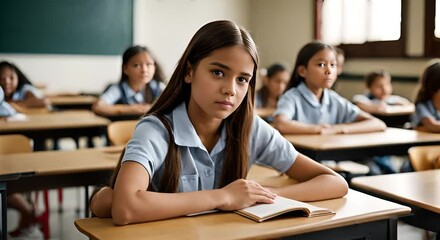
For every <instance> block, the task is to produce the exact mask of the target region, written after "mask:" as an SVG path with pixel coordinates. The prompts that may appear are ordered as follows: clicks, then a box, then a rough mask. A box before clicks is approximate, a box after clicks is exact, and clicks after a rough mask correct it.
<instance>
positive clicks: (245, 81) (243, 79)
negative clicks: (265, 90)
mask: <svg viewBox="0 0 440 240" xmlns="http://www.w3.org/2000/svg"><path fill="white" fill-rule="evenodd" d="M237 80H238V81H239V82H241V83H248V82H249V79H247V78H245V77H239V78H238V79H237Z"/></svg>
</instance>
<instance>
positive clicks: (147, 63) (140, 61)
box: [123, 52, 156, 85]
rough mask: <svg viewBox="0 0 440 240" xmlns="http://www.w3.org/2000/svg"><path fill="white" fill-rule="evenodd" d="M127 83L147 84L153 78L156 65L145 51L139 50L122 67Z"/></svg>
mask: <svg viewBox="0 0 440 240" xmlns="http://www.w3.org/2000/svg"><path fill="white" fill-rule="evenodd" d="M123 71H124V73H125V74H126V75H127V76H128V81H129V83H132V84H136V85H137V84H147V83H149V82H150V81H151V79H153V76H154V72H155V71H156V66H155V65H154V59H153V58H152V57H151V56H150V55H149V54H148V53H146V52H140V53H138V54H136V55H134V56H133V57H131V58H130V60H128V62H127V63H126V64H125V65H124V67H123Z"/></svg>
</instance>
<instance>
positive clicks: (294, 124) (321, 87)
mask: <svg viewBox="0 0 440 240" xmlns="http://www.w3.org/2000/svg"><path fill="white" fill-rule="evenodd" d="M336 78H337V63H336V53H335V50H334V48H333V47H332V46H330V45H328V44H325V43H322V42H310V43H308V44H306V45H305V46H304V47H303V48H302V49H301V50H300V51H299V53H298V56H297V59H296V63H295V68H294V70H293V72H292V76H291V78H290V82H289V85H288V88H287V90H286V92H285V93H284V94H283V95H282V96H281V97H280V100H279V101H278V105H277V110H276V111H275V114H274V116H275V121H274V124H275V127H276V128H277V129H278V130H279V131H280V132H281V133H283V134H347V133H360V132H374V131H383V130H385V128H386V125H385V123H383V122H382V121H381V120H379V119H377V118H375V117H373V116H372V115H370V114H368V113H366V112H364V111H362V110H360V109H359V108H358V107H357V106H355V105H353V104H352V103H351V102H350V101H348V100H346V99H345V98H343V97H341V96H339V95H338V94H337V93H336V92H335V91H333V90H331V89H330V88H331V87H332V85H333V83H334V82H335V81H336Z"/></svg>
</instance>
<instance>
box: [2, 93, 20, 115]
mask: <svg viewBox="0 0 440 240" xmlns="http://www.w3.org/2000/svg"><path fill="white" fill-rule="evenodd" d="M16 113H17V112H16V111H15V109H14V108H13V107H12V106H11V105H9V103H7V102H6V101H5V93H4V92H3V88H1V87H0V117H10V116H13V115H15V114H16Z"/></svg>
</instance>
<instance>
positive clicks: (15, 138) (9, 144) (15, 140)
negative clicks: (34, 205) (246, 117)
mask: <svg viewBox="0 0 440 240" xmlns="http://www.w3.org/2000/svg"><path fill="white" fill-rule="evenodd" d="M28 152H32V144H31V140H30V139H29V138H28V137H26V136H24V135H19V134H10V135H0V154H12V153H28ZM43 195H44V196H43V197H44V206H45V208H46V209H45V211H44V212H43V213H42V214H41V216H39V217H38V218H39V219H37V222H41V223H42V229H41V230H42V232H43V234H44V237H45V239H49V237H50V231H49V200H48V199H49V196H48V192H47V190H46V191H44V193H43ZM36 197H37V195H36Z"/></svg>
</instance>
